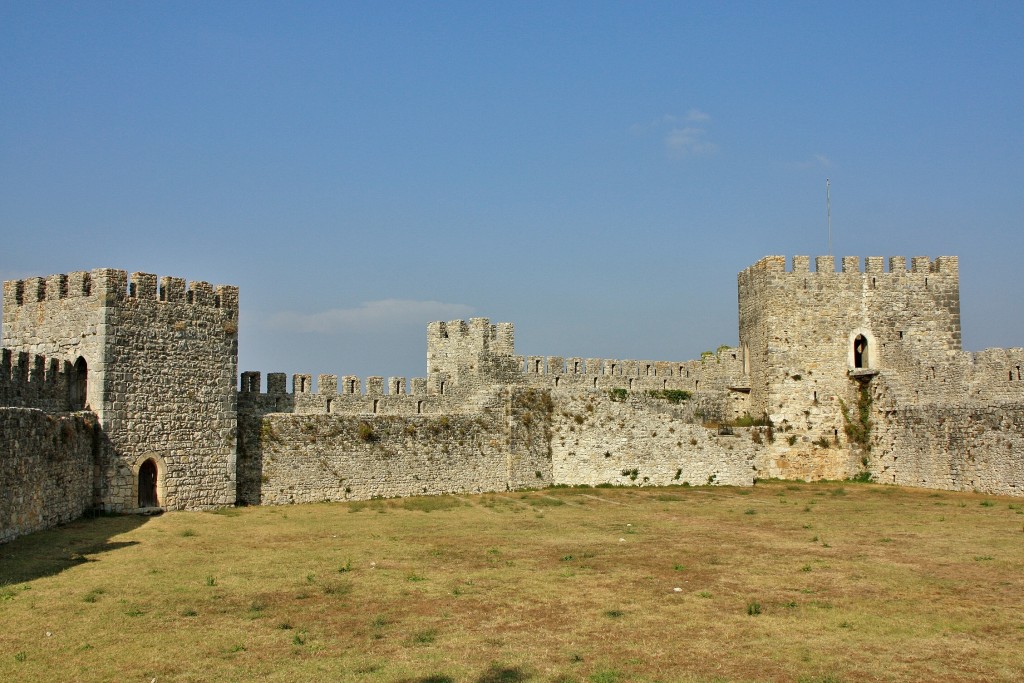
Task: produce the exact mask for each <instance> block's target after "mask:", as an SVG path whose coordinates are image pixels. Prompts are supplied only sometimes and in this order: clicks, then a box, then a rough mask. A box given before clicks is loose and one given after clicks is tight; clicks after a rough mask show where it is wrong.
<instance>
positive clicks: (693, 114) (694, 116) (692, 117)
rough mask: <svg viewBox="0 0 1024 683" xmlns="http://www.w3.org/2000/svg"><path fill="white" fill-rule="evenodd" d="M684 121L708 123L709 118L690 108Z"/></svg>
mask: <svg viewBox="0 0 1024 683" xmlns="http://www.w3.org/2000/svg"><path fill="white" fill-rule="evenodd" d="M686 120H687V121H692V122H697V121H710V120H711V117H710V116H709V115H708V114H707V113H706V112H702V111H701V110H700V109H696V108H691V109H690V111H688V112H686Z"/></svg>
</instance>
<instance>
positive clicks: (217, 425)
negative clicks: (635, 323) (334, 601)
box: [0, 256, 1024, 533]
mask: <svg viewBox="0 0 1024 683" xmlns="http://www.w3.org/2000/svg"><path fill="white" fill-rule="evenodd" d="M810 264H811V259H810V257H806V256H797V257H793V259H792V263H791V267H790V269H789V270H787V268H786V265H787V264H786V259H785V258H784V257H781V256H769V257H766V258H764V259H761V260H760V261H758V262H757V263H756V264H754V265H753V266H751V267H750V268H747V269H746V270H744V271H743V272H741V273H740V274H739V276H738V287H739V339H740V344H739V345H738V346H737V347H735V348H733V347H728V346H722V347H720V348H719V349H718V350H717V351H716V352H708V353H707V354H704V355H703V356H702V358H700V359H699V360H689V361H652V360H621V359H605V358H580V357H563V356H528V357H527V356H518V355H516V354H515V348H514V328H513V326H512V324H511V323H498V324H495V325H492V324H491V323H490V321H489V320H487V319H485V318H474V319H471V320H469V321H449V322H437V323H431V324H430V325H429V326H428V330H427V376H426V377H422V378H413V379H411V380H407V379H406V378H404V377H389V378H386V379H385V378H384V377H369V378H366V379H365V380H362V379H360V378H358V377H354V376H342V377H340V378H339V377H338V376H337V375H329V374H322V375H319V376H317V382H316V390H315V391H314V389H313V387H314V383H313V375H309V374H296V375H293V376H292V379H291V387H290V391H289V387H288V380H287V378H286V376H285V375H284V374H282V373H270V374H268V375H267V383H266V387H265V388H264V387H263V386H262V376H261V374H260V373H258V372H245V373H242V375H241V388H240V389H238V388H237V386H236V376H237V343H238V339H237V329H238V328H237V321H238V290H237V288H234V287H227V286H220V287H216V288H215V287H213V286H211V285H209V284H208V283H205V282H190V283H188V284H187V285H186V283H185V281H184V280H181V279H178V278H166V277H165V278H161V279H159V280H158V278H157V277H156V276H155V275H151V274H147V273H132V274H131V275H130V276H129V275H128V274H127V273H126V272H125V271H119V270H113V269H96V270H93V271H90V272H87V273H86V272H78V273H70V274H68V275H54V276H50V277H47V278H31V279H28V280H21V281H12V282H5V283H4V319H3V334H4V343H5V345H7V346H9V347H10V348H9V349H4V350H3V356H2V358H0V360H2V362H0V405H6V406H25V407H32V408H37V409H41V410H37V411H36V412H31V411H30V412H27V413H17V414H16V416H17V419H15V418H14V417H11V415H15V413H10V414H9V415H7V414H5V415H6V417H5V418H4V419H6V420H8V422H6V423H5V424H6V428H5V430H4V431H3V432H0V442H2V443H0V446H3V447H4V448H5V449H6V450H5V452H12V453H13V452H18V453H22V456H19V457H25V458H28V460H26V463H29V462H30V461H31V458H32V457H34V456H32V455H31V454H26V453H24V452H23V451H24V447H25V444H29V446H28V447H29V448H31V449H33V450H34V451H36V450H38V451H40V452H42V453H44V454H46V453H49V454H50V455H49V456H48V457H50V459H49V460H46V461H45V462H44V461H41V460H38V459H37V460H36V461H31V462H33V463H35V464H29V465H26V468H27V469H25V470H24V472H21V473H20V474H18V473H15V474H12V475H11V476H12V477H13V478H12V479H11V481H12V482H21V483H19V484H18V486H19V487H20V488H22V489H24V491H23V494H24V495H26V496H29V497H32V496H35V498H33V500H35V499H38V500H44V501H45V500H50V499H51V498H52V499H53V500H62V501H64V502H61V503H59V504H57V503H53V504H51V503H44V504H43V505H42V507H39V506H37V507H35V508H31V509H32V510H37V512H31V513H27V514H29V516H30V517H32V516H33V515H34V516H35V517H34V519H36V520H37V522H31V521H29V522H26V521H25V520H23V519H20V518H19V519H17V520H14V519H13V518H11V519H12V520H13V521H10V522H9V524H10V525H13V526H11V527H10V528H12V529H14V528H17V529H22V528H29V527H31V526H32V524H35V523H40V524H48V523H51V522H48V521H45V520H54V519H64V518H66V517H67V515H69V514H73V512H68V511H69V510H70V511H73V510H78V509H84V506H86V505H88V504H89V503H88V502H82V501H88V500H91V501H92V502H93V503H95V504H97V505H100V506H102V507H104V508H105V509H109V510H130V509H133V508H135V507H136V506H137V505H139V504H140V502H139V501H140V497H139V476H140V475H139V472H140V467H141V466H142V463H143V462H146V461H148V460H152V461H154V462H155V463H156V464H157V467H158V477H159V480H158V484H157V493H158V498H159V505H160V506H161V507H165V508H168V509H182V508H188V509H196V508H204V507H211V506H217V505H230V504H233V503H235V502H236V501H237V502H242V503H263V504H280V503H298V502H308V501H320V500H358V499H364V498H370V497H374V496H400V495H413V494H424V493H428V494H430V493H445V492H475V491H496V490H510V489H517V488H524V487H534V486H539V485H549V484H587V485H597V484H622V485H665V484H673V483H690V484H704V483H719V484H735V485H749V484H750V483H752V482H753V481H754V480H755V478H759V477H781V478H799V479H819V478H829V479H841V478H846V477H852V476H862V475H865V474H871V475H872V476H873V477H875V478H876V479H877V480H879V481H883V482H888V483H896V484H907V485H923V486H932V487H939V488H949V489H965V488H967V489H977V490H981V491H990V492H993V493H1011V494H1016V495H1024V467H1022V465H1021V455H1020V454H1021V453H1024V450H1022V447H1024V420H1022V419H1018V418H1020V416H1021V415H1022V414H1024V370H1022V368H1024V349H1020V348H1017V349H989V350H986V351H982V352H978V353H967V352H964V351H963V350H962V349H961V342H960V303H959V273H958V262H957V259H956V258H955V257H939V258H937V259H935V260H934V261H932V260H931V259H928V258H926V257H915V258H914V259H912V260H911V264H910V269H909V270H908V269H907V262H906V259H904V258H902V257H893V258H891V259H889V262H888V269H886V268H885V262H884V260H883V259H882V258H881V257H869V258H867V259H866V260H865V261H864V262H863V264H862V263H861V260H860V259H859V258H855V257H844V258H843V259H842V260H841V270H840V271H839V272H836V269H835V259H833V258H832V257H817V258H816V259H815V267H816V268H815V270H814V271H812V270H811V268H810ZM862 265H863V270H862V269H861V267H862ZM865 397H870V399H871V401H872V403H871V408H870V414H871V426H870V429H869V430H868V431H869V433H868V436H867V440H866V441H864V442H858V440H857V439H856V438H854V436H853V432H850V433H849V434H848V433H847V431H848V429H849V428H850V426H851V423H850V420H851V415H852V416H856V415H857V411H858V404H859V402H861V401H864V400H865ZM77 409H85V410H86V411H89V412H88V413H84V414H74V413H70V412H69V411H72V410H77ZM3 410H6V411H17V410H18V409H17V408H13V407H12V408H4V409H3ZM43 411H45V412H43ZM88 414H94V415H95V416H96V421H97V424H98V428H99V429H98V431H96V434H98V435H99V438H94V439H93V440H92V445H91V448H90V449H87V450H88V454H86V450H83V448H84V446H82V445H81V444H79V443H78V440H76V439H77V437H75V438H72V437H71V436H68V437H66V438H67V439H70V440H69V441H68V442H67V443H68V445H67V446H66V447H65V446H59V445H55V444H57V443H58V442H55V441H53V440H52V438H51V437H52V436H53V434H52V433H51V431H52V429H53V427H52V424H51V423H52V422H53V421H54V420H57V421H60V420H71V421H72V423H73V422H74V420H87V419H88V418H87V417H85V415H88ZM26 416H29V417H26ZM750 416H753V417H754V418H761V419H767V420H769V421H770V423H771V426H770V427H767V426H761V427H739V426H737V422H738V421H740V420H741V419H743V418H747V419H748V421H747V422H741V423H742V424H749V423H750V422H749V418H750ZM854 419H856V417H854ZM68 424H71V423H68ZM47 430H51V431H47ZM60 430H61V432H60V433H61V434H65V433H67V434H70V433H71V431H73V430H70V428H68V427H63V426H62V427H60ZM69 430H70V431H69ZM47 439H50V441H49V442H47V443H49V445H48V446H47V445H45V444H44V442H46V441H47ZM18 449H22V450H18ZM47 449H49V450H47ZM65 456H66V457H65ZM62 458H63V459H62ZM90 459H91V460H90ZM86 460H88V461H89V463H90V464H89V465H88V467H86V466H85V464H83V463H85V462H86ZM12 462H13V461H12ZM49 462H54V463H64V464H56V465H53V467H51V466H50V465H48V464H46V463H49ZM8 466H9V467H10V465H8ZM48 467H49V468H50V469H49V470H48V469H47V468H48ZM54 468H55V469H54ZM51 470H52V471H51ZM88 470H91V474H82V476H84V477H85V478H86V479H87V480H88V482H89V485H88V486H85V485H84V484H83V485H82V486H81V487H77V488H75V487H72V486H71V480H72V479H74V478H75V477H76V476H78V475H77V474H75V473H76V472H77V473H83V472H87V471H88ZM10 471H12V472H14V470H10ZM47 472H49V474H47ZM51 479H52V480H53V481H58V482H65V483H63V484H60V486H59V487H58V488H59V489H60V490H65V491H67V492H68V493H67V494H66V495H64V496H59V495H58V496H56V497H53V496H51V493H52V491H51V489H52V487H51V488H49V489H48V488H47V486H49V484H47V483H46V481H47V480H51ZM79 483H81V482H79ZM61 487H63V488H61ZM12 490H13V489H11V487H8V486H6V485H5V487H4V488H3V490H2V491H0V501H14V500H22V498H18V497H17V495H16V494H14V493H11V491H12ZM44 490H45V491H51V493H43V491H44ZM86 491H88V492H89V493H88V495H87V494H86V493H85V492H86ZM19 495H20V494H19ZM5 504H6V503H5ZM12 505H13V504H12ZM55 505H56V507H54V506H55ZM60 506H66V507H60ZM14 507H17V506H16V505H15V506H14ZM38 510H42V511H41V512H38ZM38 520H44V521H38ZM5 524H6V523H5ZM6 528H7V527H6V526H5V529H6ZM32 528H35V527H32ZM4 533H7V532H6V531H5V532H4ZM13 533H20V532H17V531H15V532H13Z"/></svg>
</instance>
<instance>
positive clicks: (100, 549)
mask: <svg viewBox="0 0 1024 683" xmlns="http://www.w3.org/2000/svg"><path fill="white" fill-rule="evenodd" d="M148 519H149V518H148V517H144V516H142V515H104V516H101V517H95V518H92V519H89V518H85V517H83V518H81V519H78V520H75V521H74V522H68V523H67V524H64V525H61V526H59V527H57V528H55V529H47V530H45V531H37V532H35V533H31V534H28V535H26V536H22V537H20V538H16V539H14V540H13V541H10V542H9V543H5V544H3V545H0V586H3V585H4V584H10V583H23V582H25V581H32V580H34V579H38V578H42V577H44V576H53V575H54V574H59V573H61V572H62V571H64V570H65V569H70V568H71V567H76V566H78V565H80V564H83V563H85V562H94V561H95V559H93V558H92V557H91V556H92V555H98V554H100V553H106V552H110V551H111V550H117V549H118V548H124V547H125V546H131V545H136V544H137V541H111V540H110V538H111V537H113V536H117V535H118V534H123V533H126V532H129V531H131V530H133V529H137V528H138V527H140V526H142V525H143V524H145V523H146V521H147V520H148Z"/></svg>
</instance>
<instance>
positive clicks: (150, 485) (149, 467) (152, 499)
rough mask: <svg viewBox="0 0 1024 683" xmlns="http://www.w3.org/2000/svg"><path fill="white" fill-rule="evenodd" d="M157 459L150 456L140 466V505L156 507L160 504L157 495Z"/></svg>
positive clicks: (141, 506)
mask: <svg viewBox="0 0 1024 683" xmlns="http://www.w3.org/2000/svg"><path fill="white" fill-rule="evenodd" d="M156 477H157V468H156V461H155V460H153V459H152V458H150V459H149V460H147V461H146V462H144V463H142V467H140V468H139V507H140V508H155V507H159V506H160V501H159V499H157V495H156Z"/></svg>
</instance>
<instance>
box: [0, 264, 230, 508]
mask: <svg viewBox="0 0 1024 683" xmlns="http://www.w3.org/2000/svg"><path fill="white" fill-rule="evenodd" d="M3 296H4V309H3V345H4V346H5V347H7V348H9V349H12V350H13V351H15V352H28V353H32V354H41V355H45V356H46V357H48V358H53V359H61V360H63V361H65V362H66V363H69V364H70V367H71V368H72V370H71V371H70V376H69V379H68V380H67V383H68V402H67V407H68V408H69V409H71V410H90V411H92V412H94V413H95V414H96V415H97V417H98V418H99V424H100V427H101V437H100V438H98V439H97V448H96V453H95V458H96V462H95V471H96V481H95V482H94V489H95V498H96V503H97V504H98V505H99V506H102V507H103V508H104V509H107V510H114V511H118V510H135V509H140V508H143V509H144V508H164V509H199V508H205V507H213V506H219V505H232V504H234V502H235V437H236V416H237V411H236V401H237V393H236V373H237V365H238V288H237V287H231V286H223V285H222V286H217V287H213V286H211V285H210V284H209V283H207V282H189V283H188V284H187V286H186V282H185V280H183V279H180V278H173V277H163V278H160V279H159V280H158V279H157V276H156V275H152V274H149V273H132V274H131V275H130V276H129V275H128V274H127V273H126V272H125V271H123V270H115V269H110V268H100V269H95V270H92V271H89V272H75V273H69V274H67V275H51V276H49V277H46V278H30V279H27V280H11V281H7V282H4V292H3Z"/></svg>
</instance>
